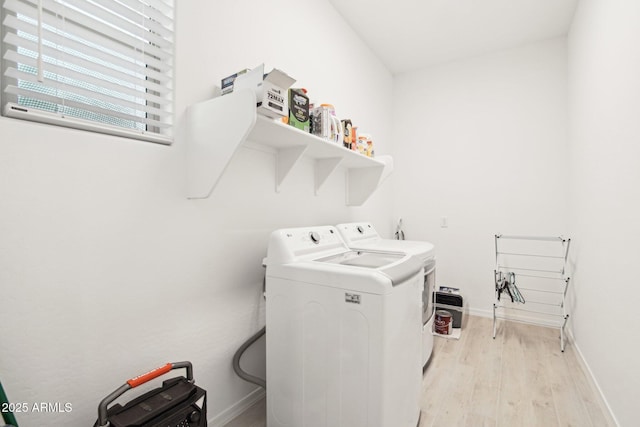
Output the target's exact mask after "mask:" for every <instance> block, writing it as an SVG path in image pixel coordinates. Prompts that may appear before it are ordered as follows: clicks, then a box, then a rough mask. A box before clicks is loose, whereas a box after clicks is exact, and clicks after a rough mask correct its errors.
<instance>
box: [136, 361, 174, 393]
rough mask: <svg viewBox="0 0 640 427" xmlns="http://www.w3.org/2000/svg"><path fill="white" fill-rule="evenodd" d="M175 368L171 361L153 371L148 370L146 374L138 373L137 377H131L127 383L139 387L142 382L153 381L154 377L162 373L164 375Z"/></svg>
mask: <svg viewBox="0 0 640 427" xmlns="http://www.w3.org/2000/svg"><path fill="white" fill-rule="evenodd" d="M172 369H173V365H172V364H171V363H167V364H166V365H164V366H160V367H158V368H156V369H154V370H152V371H149V372H147V373H146V374H142V375H138V376H137V377H135V378H131V379H130V380H129V381H127V384H129V385H130V386H131V388H135V387H138V386H139V385H141V384H144V383H146V382H147V381H151V380H152V379H154V378H157V377H159V376H160V375H164V374H166V373H167V372H169V371H171V370H172Z"/></svg>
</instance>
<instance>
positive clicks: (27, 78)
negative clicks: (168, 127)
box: [4, 68, 166, 116]
mask: <svg viewBox="0 0 640 427" xmlns="http://www.w3.org/2000/svg"><path fill="white" fill-rule="evenodd" d="M4 75H5V76H7V77H13V78H15V79H19V80H22V81H23V82H24V83H25V84H27V83H31V87H33V88H40V89H41V90H43V91H44V90H45V88H46V87H50V88H53V87H55V88H56V89H57V90H62V91H65V92H67V93H70V94H77V95H79V96H83V97H86V98H87V99H93V100H94V101H102V103H105V104H112V105H114V111H118V109H124V108H127V107H128V108H129V109H130V110H137V111H138V112H145V113H149V114H154V115H157V116H162V115H164V114H166V113H165V112H164V111H163V110H161V109H160V108H155V107H152V106H151V105H141V104H140V101H141V99H140V93H139V92H138V93H135V92H132V93H131V94H125V93H120V92H115V91H114V90H113V89H112V88H110V87H107V86H97V85H94V86H89V84H87V83H86V81H80V80H72V79H73V75H72V74H65V77H58V76H59V75H57V74H53V77H58V79H57V80H54V79H52V78H51V77H52V76H51V73H47V72H45V73H44V75H43V79H42V81H40V79H39V78H38V76H36V75H34V74H32V73H26V72H23V71H20V70H16V69H15V68H7V70H6V71H5V73H4ZM69 80H71V82H69ZM118 89H119V88H118ZM136 100H137V101H136Z"/></svg>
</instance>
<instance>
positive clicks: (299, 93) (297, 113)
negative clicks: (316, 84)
mask: <svg viewBox="0 0 640 427" xmlns="http://www.w3.org/2000/svg"><path fill="white" fill-rule="evenodd" d="M289 124H290V125H291V126H293V127H295V128H298V129H301V130H303V131H305V132H309V131H310V129H311V119H310V118H309V97H308V96H307V94H306V93H305V91H304V89H293V88H291V89H289Z"/></svg>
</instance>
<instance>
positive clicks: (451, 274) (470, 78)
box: [394, 39, 567, 315]
mask: <svg viewBox="0 0 640 427" xmlns="http://www.w3.org/2000/svg"><path fill="white" fill-rule="evenodd" d="M566 91H567V80H566V41H565V39H555V40H550V41H544V42H540V43H536V44H531V45H526V46H523V47H520V48H516V49H511V50H506V51H501V52H498V53H494V54H490V55H484V56H481V57H476V58H470V59H466V60H461V61H457V62H452V63H447V64H443V65H439V66H434V67H431V68H428V69H424V70H421V71H416V72H412V73H406V74H402V75H399V76H397V78H396V81H395V92H394V112H395V114H394V129H395V132H394V137H395V139H396V144H397V148H396V150H395V154H396V155H395V165H396V172H395V181H394V184H395V185H396V191H395V194H396V198H395V204H394V206H395V209H396V216H401V217H402V218H403V221H404V224H405V231H406V237H407V239H417V240H428V241H431V242H433V243H434V244H435V246H436V251H437V257H438V270H437V278H436V282H437V283H436V285H449V286H456V287H460V288H461V289H462V291H463V293H464V296H465V304H466V305H467V306H468V307H470V309H471V311H472V312H474V313H476V314H484V315H489V313H490V311H491V307H492V302H493V267H494V263H495V260H494V241H493V236H494V234H496V233H503V234H525V235H526V234H532V235H560V234H564V233H565V232H566V220H567V217H566V209H567V200H566V199H567V192H566V181H567V180H566V178H567V164H566V156H567V154H566V150H567V147H566V132H567V129H566V121H567V101H566V96H567V93H566ZM441 217H447V220H448V228H441V227H440V219H441Z"/></svg>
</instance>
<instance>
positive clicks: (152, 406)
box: [94, 362, 207, 427]
mask: <svg viewBox="0 0 640 427" xmlns="http://www.w3.org/2000/svg"><path fill="white" fill-rule="evenodd" d="M179 368H186V370H187V377H186V378H185V377H176V378H171V379H168V380H166V381H164V382H163V383H162V387H158V388H155V389H153V390H151V391H148V392H146V393H144V394H143V395H141V396H139V397H137V398H135V399H134V400H132V401H130V402H129V403H127V404H126V405H124V406H122V405H120V404H115V405H113V406H112V407H111V408H108V409H107V406H108V405H109V404H110V403H111V402H113V401H114V400H116V399H117V398H118V397H119V396H121V395H122V394H124V393H125V392H126V391H128V390H131V389H132V388H135V387H138V386H139V385H141V384H144V383H146V382H148V381H151V380H152V379H154V378H157V377H159V376H160V375H163V374H166V373H167V372H169V371H171V370H173V369H179ZM107 426H108V427H207V393H206V391H205V390H203V389H201V388H200V387H198V386H197V385H195V382H194V380H193V367H192V366H191V362H176V363H167V364H166V365H164V366H160V367H159V368H156V369H154V370H152V371H150V372H147V373H146V374H142V375H139V376H137V377H135V378H132V379H130V380H129V381H127V382H126V383H125V384H124V385H122V386H121V387H120V388H118V389H117V390H116V391H114V392H113V393H111V394H110V395H108V396H107V397H105V398H104V399H102V401H101V402H100V405H99V406H98V420H97V421H96V423H95V424H94V427H107Z"/></svg>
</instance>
